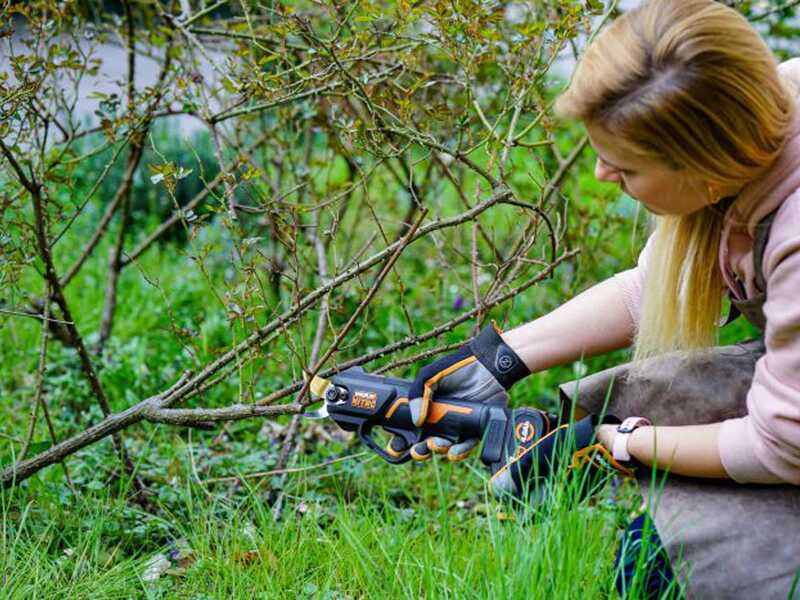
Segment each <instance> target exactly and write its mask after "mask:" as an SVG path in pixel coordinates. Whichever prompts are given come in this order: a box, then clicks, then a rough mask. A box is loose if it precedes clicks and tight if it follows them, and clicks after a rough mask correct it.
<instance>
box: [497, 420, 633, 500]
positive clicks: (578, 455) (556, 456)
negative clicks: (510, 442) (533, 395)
mask: <svg viewBox="0 0 800 600" xmlns="http://www.w3.org/2000/svg"><path fill="white" fill-rule="evenodd" d="M540 422H541V425H539V426H537V427H535V428H534V430H535V435H536V439H535V440H533V442H532V443H529V445H526V447H524V448H522V447H519V448H518V450H519V451H518V452H516V453H514V454H513V455H510V458H509V460H508V462H507V463H506V464H505V465H504V466H503V467H502V468H500V469H499V470H497V471H496V472H495V473H494V475H492V477H491V479H490V480H489V485H490V487H491V489H492V491H493V492H494V493H495V494H497V495H507V494H511V495H512V496H514V497H515V498H528V499H532V500H533V503H534V504H538V503H540V502H541V501H542V500H543V499H544V496H543V494H542V492H544V491H545V489H546V488H545V486H544V485H543V484H544V483H545V482H546V481H547V479H548V478H549V477H550V475H551V474H552V473H554V472H555V471H556V470H557V469H558V468H559V467H560V465H561V464H562V462H563V461H567V462H568V467H569V468H570V470H571V472H574V471H575V470H576V469H578V468H580V467H585V466H588V467H589V468H591V469H593V471H594V473H600V472H609V471H610V470H611V469H613V470H615V471H618V472H619V473H621V474H623V475H625V476H632V475H633V471H632V470H631V466H630V465H623V464H621V463H619V462H618V461H616V460H615V459H614V458H613V457H612V455H611V453H610V452H609V451H608V450H607V449H606V448H605V447H604V446H603V445H602V444H600V443H599V442H598V441H597V440H596V438H595V427H597V425H599V424H600V423H615V424H618V423H620V420H619V419H618V418H616V417H614V416H612V415H606V416H605V417H603V419H602V420H601V419H600V418H599V417H598V416H597V415H588V416H586V417H584V418H582V419H580V420H578V421H575V422H573V423H565V424H559V423H558V417H557V416H556V415H551V414H548V413H542V419H541V421H540Z"/></svg>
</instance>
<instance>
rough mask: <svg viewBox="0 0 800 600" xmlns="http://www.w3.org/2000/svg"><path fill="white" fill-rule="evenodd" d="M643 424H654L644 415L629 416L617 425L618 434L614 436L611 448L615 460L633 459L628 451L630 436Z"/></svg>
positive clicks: (625, 460)
mask: <svg viewBox="0 0 800 600" xmlns="http://www.w3.org/2000/svg"><path fill="white" fill-rule="evenodd" d="M642 425H652V423H651V422H650V421H649V420H648V419H645V418H644V417H628V418H627V419H625V420H624V421H623V422H622V423H621V424H620V425H618V426H617V435H615V436H614V443H613V445H612V450H611V455H612V456H613V457H614V459H615V460H618V461H622V462H628V461H629V460H630V459H631V455H630V452H628V438H630V437H631V433H633V430H634V429H636V428H637V427H641V426H642Z"/></svg>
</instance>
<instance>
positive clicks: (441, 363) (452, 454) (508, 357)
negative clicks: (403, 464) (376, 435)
mask: <svg viewBox="0 0 800 600" xmlns="http://www.w3.org/2000/svg"><path fill="white" fill-rule="evenodd" d="M501 333H502V332H501V331H500V329H498V328H497V326H496V325H495V324H494V323H492V324H490V325H487V326H486V327H485V328H484V329H483V330H482V331H481V332H480V333H479V334H478V335H477V336H475V337H474V338H473V339H471V340H470V341H469V342H467V343H466V344H464V345H463V346H462V347H461V348H459V349H458V350H457V351H456V352H454V353H452V354H449V355H447V356H443V357H442V358H440V359H438V360H436V361H434V362H432V363H431V364H429V365H426V366H425V367H423V368H422V369H421V370H420V371H419V373H417V376H416V379H414V382H413V384H412V385H411V388H410V389H409V392H408V397H409V408H410V410H411V418H412V420H413V422H414V425H415V426H417V427H421V426H422V425H423V424H424V423H425V421H426V419H428V417H429V408H430V406H431V402H432V401H433V398H434V396H436V397H439V398H449V399H453V400H459V401H462V402H479V403H486V404H492V405H496V406H502V407H505V406H506V405H507V404H508V394H507V393H506V391H507V390H508V389H509V388H510V387H511V386H512V385H514V383H516V382H517V381H519V380H520V379H522V378H523V377H525V376H526V375H529V374H530V370H529V369H528V367H527V366H526V365H525V363H523V362H522V360H521V359H520V357H519V356H517V354H516V353H515V352H514V351H513V350H512V349H511V348H510V347H509V346H508V345H507V344H506V343H505V342H504V341H503V338H502V337H500V334H501ZM479 442H480V440H479V439H477V438H475V439H470V440H466V441H464V442H461V443H458V444H453V443H452V442H450V441H449V440H446V439H444V438H439V437H429V438H426V439H425V440H422V441H421V442H419V443H417V444H415V445H414V446H413V447H412V448H411V457H412V458H413V459H414V460H427V459H429V458H430V457H431V455H432V454H433V453H436V454H446V455H447V458H448V459H449V460H451V461H457V460H462V459H464V458H466V457H467V455H468V454H469V453H470V452H471V451H472V450H474V448H475V447H476V446H477V445H478V443H479ZM406 448H407V447H406V446H405V443H404V442H403V440H402V439H400V438H396V437H395V438H392V440H391V441H390V442H389V446H388V448H387V451H388V452H390V453H392V454H395V453H397V454H400V453H402V452H403V451H405V450H406Z"/></svg>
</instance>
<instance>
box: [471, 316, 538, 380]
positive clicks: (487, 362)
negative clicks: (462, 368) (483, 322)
mask: <svg viewBox="0 0 800 600" xmlns="http://www.w3.org/2000/svg"><path fill="white" fill-rule="evenodd" d="M469 349H470V350H471V351H472V353H473V354H474V355H475V356H476V357H477V358H478V360H479V361H480V362H481V364H482V365H483V366H484V367H486V368H487V369H488V370H489V372H490V373H491V374H492V375H493V376H494V378H495V379H497V381H498V382H499V383H500V385H502V386H503V387H504V388H505V389H506V390H507V389H509V388H510V387H511V386H512V385H514V384H515V383H516V382H517V381H519V380H520V379H522V378H524V377H527V376H528V375H530V374H531V371H530V369H528V367H527V365H526V364H525V363H524V362H522V359H521V358H520V357H519V356H517V353H516V352H514V351H513V350H512V349H511V348H510V347H509V346H508V344H506V343H505V342H504V341H503V338H502V337H500V331H499V330H498V329H497V326H496V325H495V324H494V322H492V323H491V324H489V325H487V326H486V327H484V328H483V330H482V331H481V332H480V333H479V334H478V335H477V336H475V337H474V338H472V340H471V341H470V342H469Z"/></svg>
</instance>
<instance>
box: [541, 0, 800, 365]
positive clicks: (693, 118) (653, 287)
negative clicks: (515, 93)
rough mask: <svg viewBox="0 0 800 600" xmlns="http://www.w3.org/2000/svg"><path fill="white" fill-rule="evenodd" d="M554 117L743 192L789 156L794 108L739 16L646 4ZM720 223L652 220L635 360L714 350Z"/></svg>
mask: <svg viewBox="0 0 800 600" xmlns="http://www.w3.org/2000/svg"><path fill="white" fill-rule="evenodd" d="M556 112H557V113H558V114H560V115H561V116H565V117H571V118H577V119H581V120H583V121H585V122H590V123H593V124H597V125H598V126H600V127H602V128H603V129H604V130H605V131H607V132H609V133H610V134H612V135H613V136H614V137H615V138H616V139H617V140H618V143H619V144H620V146H619V147H620V149H621V150H622V151H623V152H629V153H631V154H633V155H635V156H636V157H638V158H641V159H645V160H648V161H651V162H653V163H659V164H662V165H666V166H668V167H669V168H671V169H674V170H676V171H682V172H683V173H685V174H686V175H690V176H697V177H699V178H701V180H705V181H706V182H707V183H708V184H709V185H710V186H719V187H727V188H732V187H733V186H734V185H735V186H736V188H735V189H739V188H740V187H741V186H743V185H744V184H746V183H747V182H749V181H751V180H753V179H755V178H757V177H758V176H759V175H761V174H763V173H764V172H765V171H766V169H767V168H769V166H770V165H771V164H772V163H773V161H774V160H775V159H776V157H777V156H778V154H779V153H780V151H781V150H782V148H783V145H784V143H785V141H786V138H787V134H788V131H789V125H790V123H791V120H792V116H793V99H792V93H791V87H790V84H789V83H787V82H783V81H782V80H781V78H780V77H779V75H778V71H777V63H776V60H775V58H774V56H773V55H772V53H771V52H770V50H769V49H768V48H767V46H766V44H765V43H764V42H763V40H762V39H761V37H760V36H759V35H758V33H757V32H756V31H755V30H754V29H753V28H752V27H751V26H750V24H749V23H748V22H747V20H746V19H745V18H744V17H742V16H741V15H740V14H739V13H737V12H736V11H735V10H733V9H731V8H728V7H726V6H724V5H722V4H720V3H717V2H714V1H713V0H649V1H646V2H644V3H642V4H641V5H640V6H639V7H637V8H635V9H634V10H632V11H630V12H628V13H626V14H624V15H623V16H621V17H620V18H618V19H617V20H616V21H614V22H613V23H611V24H610V25H609V26H608V28H606V29H605V30H603V31H602V32H601V33H600V34H599V35H598V36H597V38H596V39H595V40H594V41H593V42H592V43H591V44H590V45H589V47H588V48H587V50H586V52H585V54H584V55H583V57H582V58H581V60H580V62H579V63H578V65H577V67H576V70H575V73H574V75H573V78H572V81H571V82H570V85H569V87H568V89H567V90H566V92H564V93H563V94H562V95H561V96H560V97H559V98H558V100H557V102H556ZM715 200H718V198H717V199H712V200H710V202H713V201H715ZM722 220H723V211H722V210H720V208H719V207H717V206H713V205H709V206H708V207H706V208H703V209H701V210H698V211H696V212H694V213H691V214H689V215H685V216H660V217H657V218H656V229H655V236H654V239H653V246H652V248H651V251H650V253H649V261H648V265H647V272H646V275H645V285H644V290H643V300H642V309H641V315H640V319H639V325H638V328H637V332H636V340H635V346H636V347H635V354H634V357H635V358H636V359H643V358H647V357H650V356H654V355H658V354H661V353H663V352H667V351H670V350H692V349H700V348H706V347H708V346H712V345H713V344H714V343H715V342H716V340H717V329H718V321H719V317H720V312H721V302H722V289H723V281H722V274H721V272H720V270H719V267H718V252H719V242H720V233H721V229H722Z"/></svg>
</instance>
